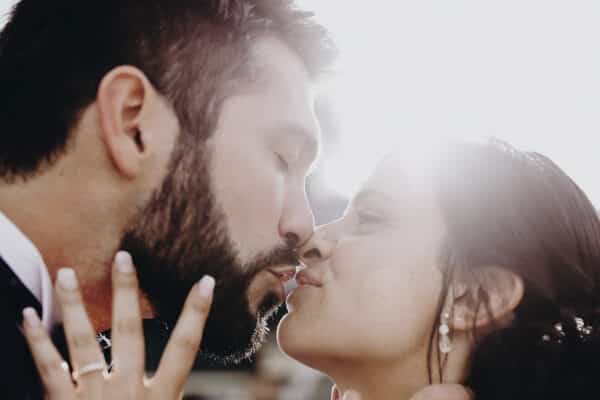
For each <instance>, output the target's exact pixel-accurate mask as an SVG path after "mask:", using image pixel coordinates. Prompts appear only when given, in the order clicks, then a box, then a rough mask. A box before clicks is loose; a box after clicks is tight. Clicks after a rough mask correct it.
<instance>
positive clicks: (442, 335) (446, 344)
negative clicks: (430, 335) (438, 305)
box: [438, 313, 452, 354]
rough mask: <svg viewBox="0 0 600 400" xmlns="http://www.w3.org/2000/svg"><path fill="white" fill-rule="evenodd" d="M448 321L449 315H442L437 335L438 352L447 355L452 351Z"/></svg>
mask: <svg viewBox="0 0 600 400" xmlns="http://www.w3.org/2000/svg"><path fill="white" fill-rule="evenodd" d="M449 319H450V315H449V314H448V313H443V314H442V317H441V321H440V327H439V329H438V333H439V335H438V336H439V343H438V345H439V348H440V352H441V353H443V354H448V353H450V352H451V351H452V341H451V340H450V336H449V333H450V327H449V326H448V320H449Z"/></svg>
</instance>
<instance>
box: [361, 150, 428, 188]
mask: <svg viewBox="0 0 600 400" xmlns="http://www.w3.org/2000/svg"><path fill="white" fill-rule="evenodd" d="M432 176H433V175H432V169H431V162H430V160H420V159H419V160H415V158H411V157H406V156H403V155H402V154H391V155H388V156H386V157H385V158H383V159H382V160H381V161H380V162H379V164H378V165H377V167H376V168H375V170H374V172H373V174H372V175H371V176H370V177H369V179H367V181H366V182H365V183H364V184H363V185H362V187H361V191H362V190H376V191H380V192H384V193H386V194H387V195H389V196H394V195H398V194H399V193H403V194H405V193H407V192H424V191H426V192H430V188H431V183H432Z"/></svg>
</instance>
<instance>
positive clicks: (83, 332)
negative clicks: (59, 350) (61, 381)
mask: <svg viewBox="0 0 600 400" xmlns="http://www.w3.org/2000/svg"><path fill="white" fill-rule="evenodd" d="M57 280H58V285H57V287H56V294H57V298H58V300H59V303H60V304H61V307H62V317H63V323H64V328H65V336H66V338H67V344H68V345H69V353H70V355H71V361H72V365H73V371H74V372H75V373H77V371H82V375H81V376H79V377H78V379H77V383H78V386H79V387H80V388H81V390H82V392H84V393H86V392H89V393H100V392H101V389H102V385H103V382H104V376H103V374H102V371H97V370H94V371H91V372H89V373H83V371H87V370H88V369H89V366H91V365H101V364H104V356H103V355H102V353H101V351H100V346H99V345H98V343H97V342H96V335H95V333H94V329H93V327H92V324H91V323H90V320H89V319H88V316H87V313H86V311H85V307H84V305H83V303H82V301H81V294H80V292H79V285H78V283H77V277H76V276H75V271H73V270H72V269H67V268H63V269H61V270H59V271H58V278H57ZM105 368H106V366H105Z"/></svg>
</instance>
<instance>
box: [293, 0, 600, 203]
mask: <svg viewBox="0 0 600 400" xmlns="http://www.w3.org/2000/svg"><path fill="white" fill-rule="evenodd" d="M300 2H301V3H302V5H303V6H304V7H306V8H309V9H312V10H314V11H315V12H316V15H317V17H318V18H319V19H320V20H321V22H323V23H324V24H326V25H327V26H329V28H330V30H331V31H332V33H333V35H334V38H335V39H336V40H337V42H338V44H339V46H340V48H341V59H340V63H339V66H338V67H339V75H338V77H337V79H336V80H335V82H332V83H330V85H329V86H331V88H330V91H331V92H332V94H331V97H332V98H333V99H334V101H336V102H337V103H338V108H339V109H340V113H341V119H342V126H343V130H344V139H343V143H342V145H341V148H342V151H341V152H340V154H339V156H338V160H337V161H336V162H335V165H337V172H334V173H332V174H331V177H330V181H331V182H332V184H333V185H337V186H338V187H339V189H340V190H341V191H342V192H347V191H350V190H351V188H352V187H353V186H352V182H351V181H352V180H353V178H354V177H355V176H358V175H360V174H361V173H362V172H361V171H362V170H368V168H366V166H367V165H368V164H371V163H372V162H373V161H374V160H375V159H376V158H377V157H378V156H379V155H380V154H382V153H385V152H387V151H389V150H390V149H393V150H394V151H396V150H398V151H408V152H410V151H411V150H415V151H417V150H416V149H418V148H419V147H423V145H424V144H427V143H428V142H430V141H435V140H436V139H439V138H450V139H459V140H482V139H485V138H487V137H490V136H493V137H497V138H500V139H503V140H506V141H508V142H509V143H511V144H513V145H514V146H517V147H518V148H520V149H524V150H532V151H538V152H541V153H543V154H545V155H547V156H549V157H551V158H552V159H553V160H554V161H555V162H557V163H558V164H559V165H560V166H561V167H562V168H563V169H564V170H565V171H566V172H567V173H568V174H569V175H570V176H571V177H572V178H574V179H575V181H576V182H578V183H579V184H580V185H581V186H582V187H583V189H584V190H585V191H586V192H587V193H588V195H589V196H590V197H591V199H592V200H593V201H594V202H595V204H596V205H600V23H599V21H600V1H597V0H568V1H567V0H564V1H554V0H503V1H489V0H452V1H448V0H418V1H417V0H412V1H406V0H393V1H392V0H386V1H382V0H370V1H369V2H365V1H353V0H327V1H323V0H301V1H300ZM360 160H363V161H362V162H361V161H360Z"/></svg>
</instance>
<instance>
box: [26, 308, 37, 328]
mask: <svg viewBox="0 0 600 400" xmlns="http://www.w3.org/2000/svg"><path fill="white" fill-rule="evenodd" d="M23 320H25V323H26V324H27V326H28V327H30V328H36V327H38V326H40V318H39V317H38V315H37V312H36V311H35V310H34V309H33V308H31V307H27V308H25V309H23Z"/></svg>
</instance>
